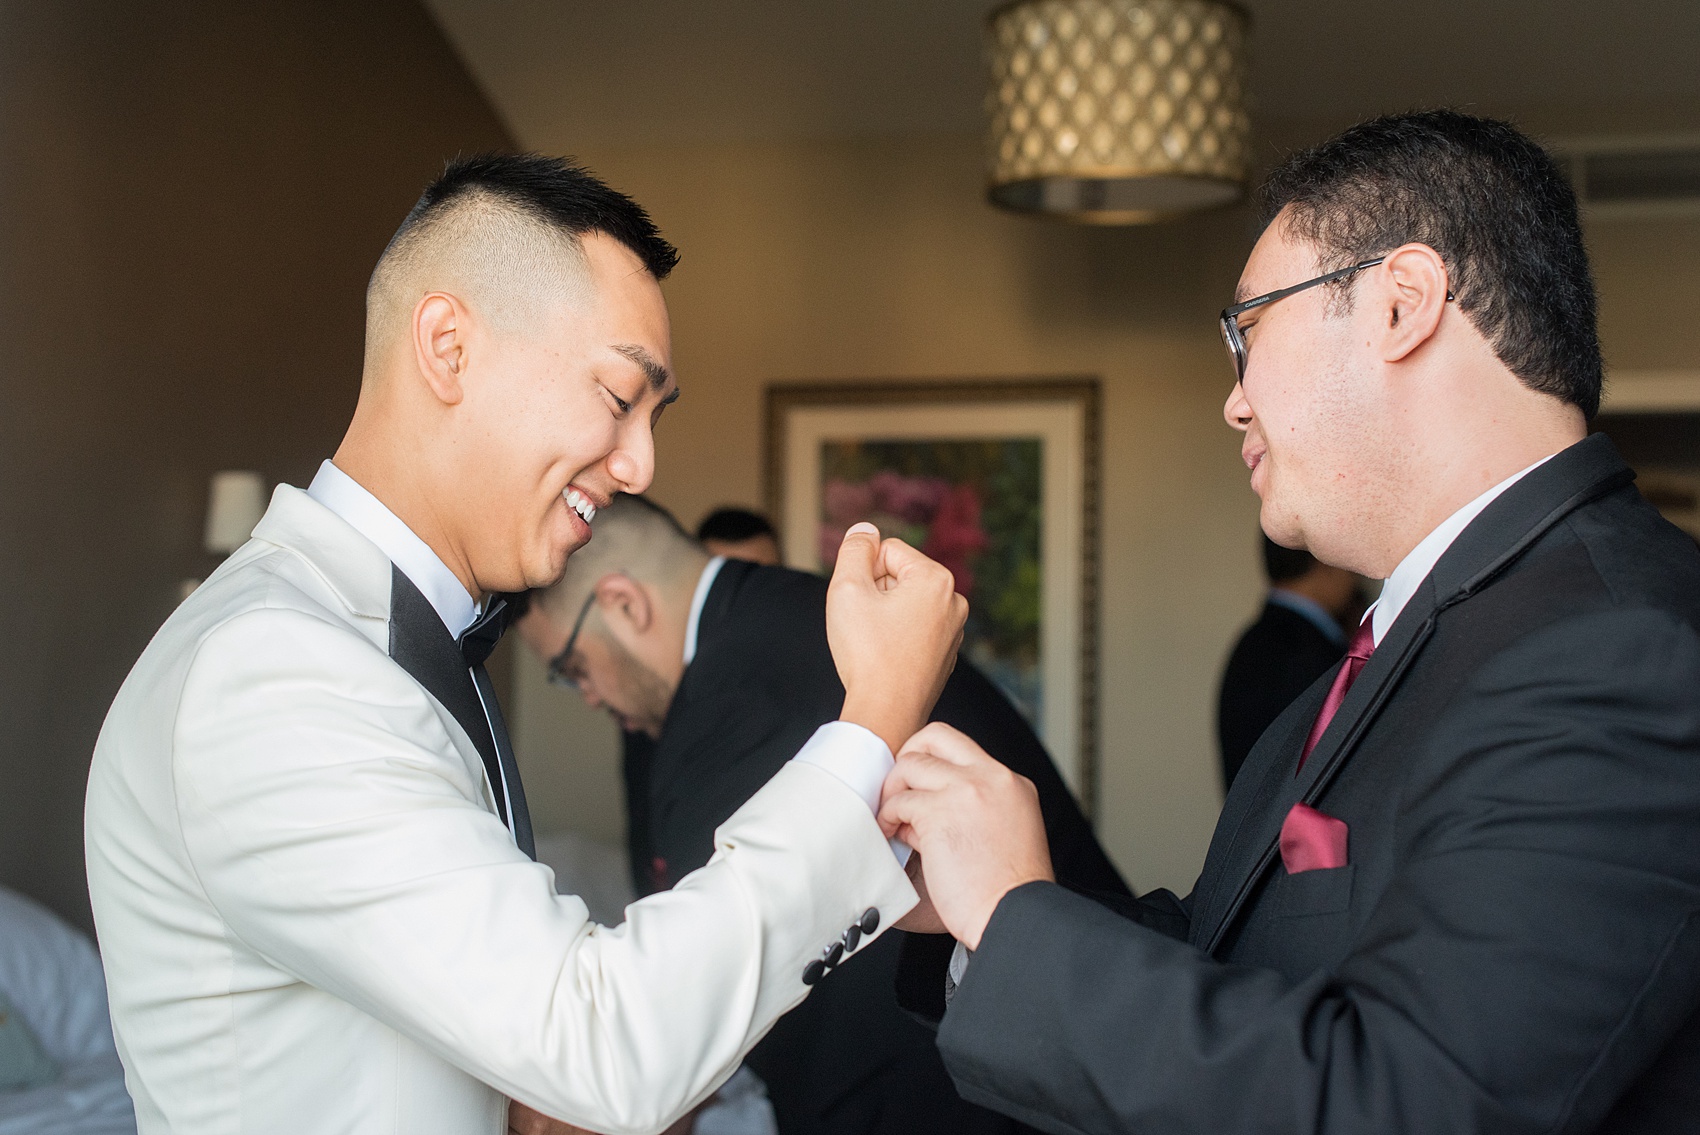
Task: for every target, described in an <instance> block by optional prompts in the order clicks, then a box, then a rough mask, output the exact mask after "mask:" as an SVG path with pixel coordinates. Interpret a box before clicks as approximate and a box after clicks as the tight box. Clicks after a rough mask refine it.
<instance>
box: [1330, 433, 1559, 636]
mask: <svg viewBox="0 0 1700 1135" xmlns="http://www.w3.org/2000/svg"><path fill="white" fill-rule="evenodd" d="M1552 458H1553V455H1552V454H1550V453H1549V454H1547V455H1546V456H1545V457H1543V458H1541V459H1540V460H1539V461H1537V462H1535V463H1534V464H1533V465H1530V466H1529V467H1528V468H1526V469H1521V470H1519V471H1518V472H1516V473H1513V474H1511V476H1509V477H1507V478H1505V480H1503V481H1501V482H1500V483H1499V484H1497V485H1495V486H1494V487H1493V488H1491V489H1489V490H1488V491H1487V492H1485V493H1483V494H1482V495H1481V496H1479V497H1477V498H1476V499H1475V500H1473V501H1471V502H1470V503H1469V504H1467V505H1465V506H1464V507H1463V508H1461V509H1459V510H1458V511H1457V512H1455V513H1453V514H1452V515H1451V516H1449V517H1447V518H1446V519H1445V520H1443V521H1441V522H1440V523H1439V524H1438V525H1436V526H1435V529H1434V531H1433V532H1430V533H1429V534H1428V535H1427V536H1424V537H1423V538H1422V540H1421V541H1420V542H1419V543H1418V544H1417V546H1416V547H1414V548H1412V549H1411V550H1410V552H1409V553H1408V554H1407V555H1406V556H1405V558H1404V559H1402V560H1400V561H1399V566H1398V567H1396V568H1394V569H1393V574H1392V575H1390V576H1388V577H1387V580H1386V582H1384V583H1383V584H1382V585H1381V598H1379V599H1377V600H1376V601H1375V602H1374V603H1372V604H1370V608H1369V610H1368V611H1367V612H1365V613H1364V617H1365V618H1366V619H1374V620H1375V625H1374V627H1373V629H1372V633H1373V634H1374V635H1375V645H1377V646H1380V645H1381V640H1382V639H1383V638H1385V637H1387V632H1388V631H1390V630H1392V629H1393V623H1394V621H1395V620H1397V619H1398V618H1399V613H1400V612H1401V611H1403V610H1404V609H1405V604H1407V603H1409V602H1410V601H1411V596H1413V595H1415V594H1416V593H1417V588H1418V587H1419V586H1421V585H1422V582H1423V580H1425V579H1427V578H1428V573H1429V572H1431V571H1433V570H1434V565H1435V564H1436V563H1438V562H1439V561H1440V557H1441V556H1444V555H1445V554H1446V549H1448V548H1450V547H1451V546H1452V542H1453V541H1454V540H1456V539H1458V537H1459V536H1460V535H1461V534H1462V533H1463V531H1464V529H1466V528H1468V527H1469V526H1470V521H1472V520H1474V519H1475V518H1476V517H1478V516H1480V515H1481V514H1482V510H1483V509H1485V508H1487V506H1488V505H1490V504H1492V503H1493V502H1494V501H1496V500H1498V499H1499V496H1500V494H1501V493H1503V492H1505V490H1506V489H1509V488H1510V487H1511V486H1512V485H1515V484H1516V483H1517V482H1518V481H1521V480H1522V479H1523V478H1524V477H1527V476H1528V475H1529V474H1530V473H1532V472H1534V471H1535V470H1536V469H1539V468H1540V467H1541V466H1542V465H1545V464H1546V463H1547V462H1548V461H1551V460H1552Z"/></svg>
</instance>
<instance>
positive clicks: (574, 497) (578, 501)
mask: <svg viewBox="0 0 1700 1135" xmlns="http://www.w3.org/2000/svg"><path fill="white" fill-rule="evenodd" d="M561 495H562V496H563V497H565V498H566V501H567V504H569V505H571V506H572V508H573V510H574V511H575V512H577V513H578V514H579V515H580V516H582V517H583V518H584V522H585V523H586V524H589V523H590V522H591V521H593V520H595V519H596V506H595V505H594V504H592V503H590V498H589V497H587V496H585V495H584V494H583V493H581V492H579V491H578V490H577V489H574V488H571V487H569V488H568V489H567V491H566V492H564V493H562V494H561Z"/></svg>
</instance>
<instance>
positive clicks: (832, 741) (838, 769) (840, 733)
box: [791, 721, 909, 866]
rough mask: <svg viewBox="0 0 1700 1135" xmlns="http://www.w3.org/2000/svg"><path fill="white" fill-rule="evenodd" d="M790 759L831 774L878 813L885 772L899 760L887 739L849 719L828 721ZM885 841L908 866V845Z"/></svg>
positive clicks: (900, 860) (869, 809)
mask: <svg viewBox="0 0 1700 1135" xmlns="http://www.w3.org/2000/svg"><path fill="white" fill-rule="evenodd" d="M791 759H792V760H794V761H801V762H803V763H804V764H806V765H814V766H815V767H816V768H818V769H821V770H823V771H825V772H828V773H831V774H832V775H833V776H834V777H836V778H837V779H838V780H840V781H842V782H843V783H844V784H845V785H846V786H847V787H848V788H849V789H850V791H852V792H854V793H855V794H856V795H858V796H860V797H861V798H862V802H863V803H865V804H866V805H867V806H868V811H869V812H871V813H873V814H874V815H875V816H878V815H879V810H880V789H881V788H883V787H884V786H885V778H886V774H887V773H889V772H891V768H892V766H893V765H894V764H896V763H897V762H896V761H894V760H892V759H891V750H890V749H889V748H887V747H886V743H885V742H884V741H881V740H880V739H879V738H878V737H876V736H875V735H874V734H873V732H872V731H870V730H868V729H864V728H862V726H860V725H857V724H855V723H853V722H849V721H829V722H827V723H826V724H825V725H823V726H821V727H820V728H819V729H817V730H815V735H814V736H813V737H810V738H809V739H808V741H806V742H804V744H803V747H802V748H801V749H798V750H797V755H796V756H794V757H792V758H791ZM886 842H888V843H890V844H891V853H892V854H893V855H895V856H897V861H898V862H899V863H901V864H904V865H905V866H907V865H908V863H909V845H908V844H906V843H903V842H901V841H899V840H895V839H893V840H888V841H886Z"/></svg>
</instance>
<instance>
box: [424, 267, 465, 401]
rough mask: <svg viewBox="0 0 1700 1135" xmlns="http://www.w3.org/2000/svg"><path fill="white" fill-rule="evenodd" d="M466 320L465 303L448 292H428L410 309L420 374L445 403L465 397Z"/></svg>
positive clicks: (439, 399)
mask: <svg viewBox="0 0 1700 1135" xmlns="http://www.w3.org/2000/svg"><path fill="white" fill-rule="evenodd" d="M468 328H469V321H468V319H467V312H466V308H465V306H464V305H462V304H461V302H460V301H459V300H458V299H456V298H455V297H454V296H451V295H449V294H448V293H447V292H428V293H426V295H425V297H424V298H423V299H421V300H420V301H419V303H418V304H417V305H415V307H414V309H413V356H414V360H415V362H416V363H417V364H418V366H419V373H420V376H421V377H423V378H424V380H425V385H426V386H428V387H430V389H431V393H432V394H434V395H436V397H437V400H438V401H439V402H441V403H443V404H444V405H445V406H457V405H459V404H460V400H461V399H462V398H464V397H466V386H465V382H464V377H465V371H466V360H467V331H468Z"/></svg>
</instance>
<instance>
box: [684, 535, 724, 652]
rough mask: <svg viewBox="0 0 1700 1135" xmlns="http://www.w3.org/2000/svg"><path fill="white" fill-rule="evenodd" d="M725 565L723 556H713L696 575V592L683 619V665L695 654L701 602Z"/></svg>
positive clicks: (706, 599)
mask: <svg viewBox="0 0 1700 1135" xmlns="http://www.w3.org/2000/svg"><path fill="white" fill-rule="evenodd" d="M725 566H726V557H725V556H715V557H714V558H713V559H712V560H709V561H708V563H707V564H706V565H705V566H704V567H703V569H702V574H701V575H700V576H698V577H697V589H696V593H695V594H693V595H692V596H691V613H690V616H689V617H688V618H686V620H685V665H686V666H689V665H690V664H691V659H693V658H695V657H696V656H697V624H699V623H701V622H702V608H703V604H705V603H707V602H708V592H709V589H710V588H712V587H713V586H714V581H715V579H716V578H718V577H719V575H720V569H721V568H723V567H725Z"/></svg>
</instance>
